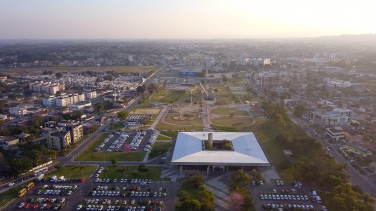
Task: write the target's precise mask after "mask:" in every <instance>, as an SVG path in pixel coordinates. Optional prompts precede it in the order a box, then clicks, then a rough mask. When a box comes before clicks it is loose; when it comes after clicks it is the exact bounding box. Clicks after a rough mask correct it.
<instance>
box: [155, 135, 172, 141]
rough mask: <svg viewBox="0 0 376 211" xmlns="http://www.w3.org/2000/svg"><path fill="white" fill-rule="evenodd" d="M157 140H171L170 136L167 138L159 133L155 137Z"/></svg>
mask: <svg viewBox="0 0 376 211" xmlns="http://www.w3.org/2000/svg"><path fill="white" fill-rule="evenodd" d="M157 140H162V141H163V140H171V138H167V137H166V136H161V135H159V136H158V137H157Z"/></svg>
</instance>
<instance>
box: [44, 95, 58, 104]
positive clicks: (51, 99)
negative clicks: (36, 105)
mask: <svg viewBox="0 0 376 211" xmlns="http://www.w3.org/2000/svg"><path fill="white" fill-rule="evenodd" d="M43 105H44V106H55V105H56V98H55V96H50V97H45V98H43Z"/></svg>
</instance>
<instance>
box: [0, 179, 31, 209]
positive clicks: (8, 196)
mask: <svg viewBox="0 0 376 211" xmlns="http://www.w3.org/2000/svg"><path fill="white" fill-rule="evenodd" d="M27 184H28V183H25V184H23V185H19V186H14V187H12V188H11V189H9V190H7V191H4V192H2V193H0V208H1V207H3V206H4V205H5V204H7V203H8V202H9V201H10V200H12V199H14V198H16V197H17V193H18V191H20V190H21V189H22V188H24V187H25V186H26V185H27Z"/></svg>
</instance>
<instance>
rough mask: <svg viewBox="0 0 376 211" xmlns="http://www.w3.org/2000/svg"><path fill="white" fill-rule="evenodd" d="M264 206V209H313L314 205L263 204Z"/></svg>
mask: <svg viewBox="0 0 376 211" xmlns="http://www.w3.org/2000/svg"><path fill="white" fill-rule="evenodd" d="M262 207H263V208H264V209H279V208H282V209H284V210H295V209H303V210H313V209H314V207H313V205H310V204H308V205H304V204H263V205H262Z"/></svg>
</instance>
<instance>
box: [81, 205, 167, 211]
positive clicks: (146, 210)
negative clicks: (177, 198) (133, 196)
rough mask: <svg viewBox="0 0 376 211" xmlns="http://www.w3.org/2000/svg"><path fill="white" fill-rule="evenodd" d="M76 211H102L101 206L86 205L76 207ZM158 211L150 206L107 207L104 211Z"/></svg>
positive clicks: (158, 210) (158, 209)
mask: <svg viewBox="0 0 376 211" xmlns="http://www.w3.org/2000/svg"><path fill="white" fill-rule="evenodd" d="M76 210H87V211H89V210H104V207H103V205H88V206H87V207H84V206H82V205H81V204H80V205H78V206H77V208H76ZM120 210H122V211H153V210H156V211H160V210H161V208H159V207H158V208H155V209H154V208H153V207H151V206H149V207H145V206H138V207H132V206H124V207H121V206H119V205H118V206H107V208H106V211H120Z"/></svg>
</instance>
